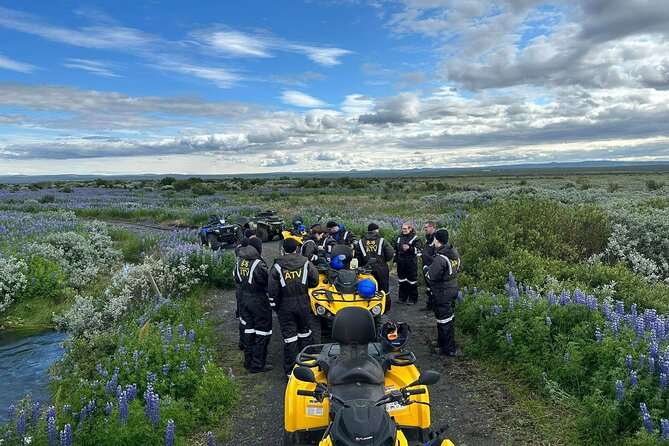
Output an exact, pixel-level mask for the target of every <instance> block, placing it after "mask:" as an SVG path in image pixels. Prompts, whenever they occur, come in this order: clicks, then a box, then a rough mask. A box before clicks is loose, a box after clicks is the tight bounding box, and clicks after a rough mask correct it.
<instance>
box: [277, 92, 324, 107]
mask: <svg viewBox="0 0 669 446" xmlns="http://www.w3.org/2000/svg"><path fill="white" fill-rule="evenodd" d="M281 100H282V101H283V102H284V103H285V104H288V105H294V106H296V107H305V108H316V107H324V106H325V105H326V104H325V102H323V101H321V100H320V99H317V98H315V97H313V96H309V95H308V94H305V93H302V92H300V91H295V90H286V91H284V92H283V93H282V94H281Z"/></svg>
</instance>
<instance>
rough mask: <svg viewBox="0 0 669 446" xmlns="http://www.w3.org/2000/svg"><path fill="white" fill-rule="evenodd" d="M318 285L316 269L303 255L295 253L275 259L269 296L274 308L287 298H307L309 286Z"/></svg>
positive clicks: (278, 307) (277, 307) (279, 306)
mask: <svg viewBox="0 0 669 446" xmlns="http://www.w3.org/2000/svg"><path fill="white" fill-rule="evenodd" d="M316 285H318V270H317V269H316V267H315V266H314V265H313V264H312V263H311V262H310V261H309V260H308V259H307V258H306V257H304V256H302V255H300V254H297V253H290V254H286V255H283V256H281V257H279V258H278V259H276V261H275V262H274V265H273V266H272V268H271V271H270V279H269V297H270V299H271V300H273V301H274V303H275V304H276V307H275V308H276V310H277V311H278V310H279V309H280V308H281V305H282V303H283V302H284V301H287V300H289V299H295V298H300V299H305V300H307V301H308V300H309V288H314V287H315V286H316Z"/></svg>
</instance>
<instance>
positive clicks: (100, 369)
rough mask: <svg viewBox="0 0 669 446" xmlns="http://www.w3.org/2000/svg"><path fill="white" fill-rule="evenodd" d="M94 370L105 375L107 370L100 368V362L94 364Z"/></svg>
mask: <svg viewBox="0 0 669 446" xmlns="http://www.w3.org/2000/svg"><path fill="white" fill-rule="evenodd" d="M95 370H96V371H97V372H98V375H100V376H106V375H107V372H106V371H105V370H104V369H103V368H102V364H101V363H98V364H97V365H96V366H95Z"/></svg>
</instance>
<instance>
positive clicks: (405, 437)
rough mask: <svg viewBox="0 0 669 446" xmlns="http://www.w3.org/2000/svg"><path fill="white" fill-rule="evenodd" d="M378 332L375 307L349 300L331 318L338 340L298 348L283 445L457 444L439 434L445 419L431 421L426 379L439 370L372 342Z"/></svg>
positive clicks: (287, 399)
mask: <svg viewBox="0 0 669 446" xmlns="http://www.w3.org/2000/svg"><path fill="white" fill-rule="evenodd" d="M376 333H377V332H376V328H375V326H374V320H373V318H372V315H371V313H370V312H369V311H367V310H365V309H363V308H360V307H348V308H343V309H342V310H341V311H339V312H338V313H337V316H336V317H335V319H334V323H333V326H332V336H333V338H334V339H335V341H336V342H335V343H330V344H318V345H310V346H308V347H306V348H305V349H304V350H302V352H300V353H299V354H298V356H297V358H296V363H297V366H296V368H295V369H293V374H292V376H291V377H290V379H289V381H288V385H287V387H286V395H285V408H284V441H283V444H284V446H303V445H318V446H352V445H369V446H419V445H420V446H427V445H429V446H453V443H452V442H451V441H450V440H441V439H439V437H440V436H441V434H442V433H443V432H444V431H445V430H446V429H447V427H444V428H442V429H439V430H437V431H432V430H431V429H430V404H429V393H428V390H427V386H428V385H431V384H434V383H436V382H437V381H438V380H439V374H438V373H437V372H433V371H424V372H422V373H420V374H419V372H418V369H417V368H416V366H415V365H414V363H415V361H416V357H415V356H414V354H413V353H412V352H410V351H408V350H403V349H402V348H401V347H396V348H392V349H387V348H384V347H383V346H382V345H381V344H380V343H377V342H373V341H374V340H375V339H376ZM405 340H406V339H405ZM393 345H397V344H396V343H393Z"/></svg>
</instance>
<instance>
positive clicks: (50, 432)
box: [46, 417, 58, 446]
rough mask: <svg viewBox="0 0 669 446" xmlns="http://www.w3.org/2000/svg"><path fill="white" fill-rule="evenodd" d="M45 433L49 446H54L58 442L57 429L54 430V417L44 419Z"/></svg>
mask: <svg viewBox="0 0 669 446" xmlns="http://www.w3.org/2000/svg"><path fill="white" fill-rule="evenodd" d="M46 431H47V437H48V439H49V446H55V444H56V442H57V441H58V429H57V428H56V417H48V418H47V419H46Z"/></svg>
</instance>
